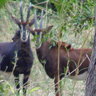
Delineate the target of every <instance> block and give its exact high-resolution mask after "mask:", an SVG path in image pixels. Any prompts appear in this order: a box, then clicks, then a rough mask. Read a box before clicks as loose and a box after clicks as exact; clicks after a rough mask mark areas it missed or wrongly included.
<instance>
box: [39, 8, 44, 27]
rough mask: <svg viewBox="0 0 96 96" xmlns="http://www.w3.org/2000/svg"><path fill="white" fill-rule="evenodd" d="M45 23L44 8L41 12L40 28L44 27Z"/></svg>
mask: <svg viewBox="0 0 96 96" xmlns="http://www.w3.org/2000/svg"><path fill="white" fill-rule="evenodd" d="M42 25H43V10H42V12H41V20H40V27H39V28H40V29H42V27H43V26H42Z"/></svg>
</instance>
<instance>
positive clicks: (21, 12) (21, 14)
mask: <svg viewBox="0 0 96 96" xmlns="http://www.w3.org/2000/svg"><path fill="white" fill-rule="evenodd" d="M22 4H23V2H22V1H21V2H20V16H21V22H23V21H24V19H23V10H22Z"/></svg>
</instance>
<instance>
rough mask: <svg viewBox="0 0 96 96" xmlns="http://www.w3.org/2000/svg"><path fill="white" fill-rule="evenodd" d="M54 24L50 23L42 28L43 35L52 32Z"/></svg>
mask: <svg viewBox="0 0 96 96" xmlns="http://www.w3.org/2000/svg"><path fill="white" fill-rule="evenodd" d="M52 27H53V25H50V26H48V27H46V28H44V29H41V31H42V32H43V35H44V34H46V33H48V32H50V30H51V29H52Z"/></svg>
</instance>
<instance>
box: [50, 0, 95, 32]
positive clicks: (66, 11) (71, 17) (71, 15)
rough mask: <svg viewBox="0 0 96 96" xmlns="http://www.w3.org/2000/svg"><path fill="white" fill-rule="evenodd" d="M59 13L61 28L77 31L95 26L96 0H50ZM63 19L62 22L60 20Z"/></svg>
mask: <svg viewBox="0 0 96 96" xmlns="http://www.w3.org/2000/svg"><path fill="white" fill-rule="evenodd" d="M50 2H52V3H53V4H54V5H55V7H56V9H57V13H56V14H57V15H58V23H59V26H58V27H59V30H60V31H61V33H62V31H65V32H66V31H67V32H68V31H69V29H71V31H73V32H75V33H76V34H77V33H80V32H82V31H83V30H86V29H89V28H90V27H93V19H94V17H93V16H94V15H93V12H94V5H95V3H94V2H95V0H85V1H83V0H68V1H67V0H57V1H56V0H50ZM60 21H61V22H60Z"/></svg>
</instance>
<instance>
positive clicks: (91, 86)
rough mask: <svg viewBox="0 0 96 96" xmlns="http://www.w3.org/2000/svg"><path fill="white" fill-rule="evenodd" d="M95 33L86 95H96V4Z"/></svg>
mask: <svg viewBox="0 0 96 96" xmlns="http://www.w3.org/2000/svg"><path fill="white" fill-rule="evenodd" d="M94 10H95V35H94V44H93V50H92V55H91V62H90V65H89V70H88V72H89V75H88V78H87V81H86V90H85V96H96V6H95V9H94Z"/></svg>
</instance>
